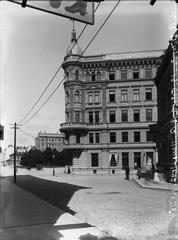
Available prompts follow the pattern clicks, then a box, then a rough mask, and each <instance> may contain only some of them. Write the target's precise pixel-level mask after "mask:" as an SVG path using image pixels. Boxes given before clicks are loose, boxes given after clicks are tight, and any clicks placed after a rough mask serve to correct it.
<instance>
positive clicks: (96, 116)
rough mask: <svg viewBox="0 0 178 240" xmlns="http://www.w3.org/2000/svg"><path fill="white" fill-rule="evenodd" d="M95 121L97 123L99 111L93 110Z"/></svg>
mask: <svg viewBox="0 0 178 240" xmlns="http://www.w3.org/2000/svg"><path fill="white" fill-rule="evenodd" d="M95 123H99V112H98V111H96V112H95Z"/></svg>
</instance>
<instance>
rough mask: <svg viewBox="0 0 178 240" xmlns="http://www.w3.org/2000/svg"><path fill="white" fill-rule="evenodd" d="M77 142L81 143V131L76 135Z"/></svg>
mask: <svg viewBox="0 0 178 240" xmlns="http://www.w3.org/2000/svg"><path fill="white" fill-rule="evenodd" d="M76 143H80V133H78V134H77V135H76Z"/></svg>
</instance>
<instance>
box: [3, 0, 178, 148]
mask: <svg viewBox="0 0 178 240" xmlns="http://www.w3.org/2000/svg"><path fill="white" fill-rule="evenodd" d="M149 2H150V1H149V0H145V1H144V0H140V1H127V0H124V1H121V2H120V3H119V5H118V6H117V8H116V10H115V11H114V12H113V14H112V16H111V17H110V18H109V20H108V21H107V23H106V24H105V25H104V27H103V28H102V30H101V31H100V32H99V34H98V35H97V37H96V38H95V40H94V41H93V43H92V44H91V46H90V47H89V48H88V49H87V51H86V52H85V54H84V55H93V54H102V53H116V52H117V53H119V52H133V51H146V50H160V49H166V48H167V47H168V43H169V40H170V39H171V36H172V34H173V32H174V30H175V25H176V21H177V20H176V16H177V15H176V14H177V12H176V11H177V10H176V3H175V2H174V1H167V0H157V1H156V3H155V5H154V6H151V5H150V4H149ZM116 3H117V1H104V2H102V3H101V4H100V6H99V8H98V9H97V11H96V13H95V24H94V25H88V26H87V28H86V30H85V31H84V33H83V35H82V37H81V38H80V40H79V45H80V46H81V48H82V49H85V47H86V46H87V44H88V43H89V41H90V39H91V38H92V37H93V36H94V34H95V33H96V31H97V30H98V29H99V27H100V26H101V24H102V23H103V21H104V20H105V18H106V17H107V16H108V14H109V13H110V11H111V9H112V8H113V7H114V5H115V4H116ZM96 5H97V4H95V7H96ZM84 26H85V24H84V23H81V22H77V21H75V29H76V32H77V35H79V33H80V32H81V30H82V29H83V27H84ZM0 31H1V34H0V74H1V78H0V87H1V92H0V94H1V95H0V97H1V105H0V107H1V108H0V110H1V111H0V114H1V116H0V118H1V124H2V125H4V127H5V135H4V140H3V141H1V145H2V148H3V149H7V147H8V145H13V141H14V140H13V134H14V132H13V129H11V127H12V126H11V125H10V124H14V122H17V123H18V122H20V121H21V120H22V119H23V118H24V116H25V115H26V114H27V112H28V111H29V110H30V109H31V107H32V106H33V104H34V103H35V102H36V100H37V99H38V97H39V96H40V95H41V93H42V92H43V91H44V89H45V88H46V86H47V85H48V83H49V82H50V80H51V79H52V77H53V76H54V74H55V72H56V71H57V69H58V68H59V67H60V65H61V64H62V62H63V59H64V56H65V54H66V50H67V47H68V46H69V43H70V38H71V32H72V21H71V20H69V19H67V18H64V17H61V16H57V15H53V14H49V13H46V12H42V11H39V10H36V9H32V8H27V7H26V8H22V7H21V6H20V5H18V4H15V3H12V2H8V1H0ZM63 74H64V73H63V70H62V69H61V70H60V71H59V72H58V74H57V75H56V77H55V78H54V80H53V82H52V84H51V86H50V87H49V89H48V91H46V93H45V94H44V96H43V98H42V99H41V101H40V102H39V104H38V105H37V106H36V108H35V109H34V111H33V112H32V114H33V113H34V112H36V111H37V110H38V108H39V107H40V106H41V104H43V103H44V101H45V100H46V99H47V98H48V96H49V95H50V94H51V92H52V91H53V90H54V89H55V87H56V86H57V84H58V83H59V82H60V81H61V80H62V78H63ZM30 117H31V115H29V116H28V118H27V119H26V120H28V119H29V118H30ZM63 122H65V97H64V88H63V84H62V85H61V86H60V87H59V88H58V90H57V91H56V92H55V94H54V95H53V97H52V98H51V99H50V100H49V101H48V102H47V104H45V105H44V107H43V108H42V109H41V110H40V111H39V113H38V114H37V115H36V116H35V117H34V118H32V119H31V120H30V121H29V122H28V123H27V124H25V125H22V126H20V129H18V130H17V145H18V146H28V145H34V144H35V139H34V137H36V136H37V134H38V132H40V131H42V132H44V131H46V132H51V133H54V132H58V131H59V128H60V124H61V123H63Z"/></svg>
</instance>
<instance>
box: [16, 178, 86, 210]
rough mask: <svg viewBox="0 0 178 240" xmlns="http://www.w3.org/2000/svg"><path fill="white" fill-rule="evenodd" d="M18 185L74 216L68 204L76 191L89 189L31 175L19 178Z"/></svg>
mask: <svg viewBox="0 0 178 240" xmlns="http://www.w3.org/2000/svg"><path fill="white" fill-rule="evenodd" d="M16 184H17V185H18V186H19V187H21V188H23V189H24V190H26V191H28V192H30V193H32V194H33V195H35V196H37V197H39V198H41V199H43V200H44V201H46V202H48V203H50V204H52V205H54V206H56V207H58V208H60V209H62V210H63V211H66V212H68V213H70V214H72V215H74V214H75V212H74V211H72V210H71V209H70V208H69V207H68V206H67V205H68V202H69V201H70V199H71V198H72V196H73V194H74V193H75V192H76V191H78V190H80V189H88V188H86V187H83V186H77V185H72V184H68V183H63V182H61V183H60V182H55V181H50V180H46V179H41V178H37V177H34V176H29V175H21V176H18V180H17V182H16Z"/></svg>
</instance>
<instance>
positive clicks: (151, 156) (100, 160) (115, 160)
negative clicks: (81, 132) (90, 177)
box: [72, 148, 157, 174]
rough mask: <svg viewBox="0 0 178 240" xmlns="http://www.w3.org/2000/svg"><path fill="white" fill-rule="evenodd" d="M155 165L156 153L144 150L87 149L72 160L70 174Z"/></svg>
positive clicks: (133, 168) (113, 170) (147, 149)
mask: <svg viewBox="0 0 178 240" xmlns="http://www.w3.org/2000/svg"><path fill="white" fill-rule="evenodd" d="M156 163H157V152H156V150H155V149H152V148H145V149H136V148H135V149H134V148H133V149H129V148H128V149H109V150H108V149H102V150H101V149H88V150H83V151H82V152H81V154H80V156H78V157H75V158H74V159H73V165H72V172H86V171H87V172H91V173H94V174H96V173H100V172H106V173H108V172H109V173H112V174H115V173H117V172H120V170H125V169H128V168H129V169H130V170H137V169H138V168H142V169H143V168H146V167H150V168H153V167H155V166H156Z"/></svg>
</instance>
